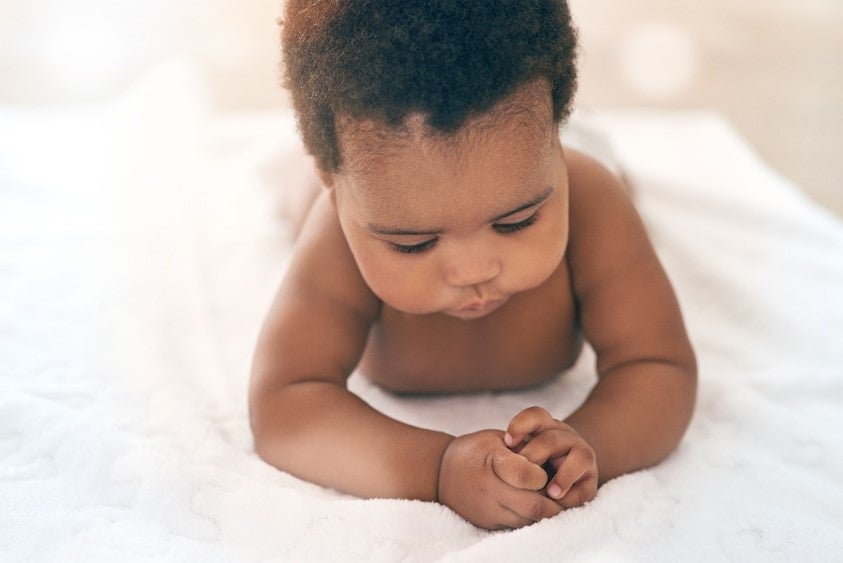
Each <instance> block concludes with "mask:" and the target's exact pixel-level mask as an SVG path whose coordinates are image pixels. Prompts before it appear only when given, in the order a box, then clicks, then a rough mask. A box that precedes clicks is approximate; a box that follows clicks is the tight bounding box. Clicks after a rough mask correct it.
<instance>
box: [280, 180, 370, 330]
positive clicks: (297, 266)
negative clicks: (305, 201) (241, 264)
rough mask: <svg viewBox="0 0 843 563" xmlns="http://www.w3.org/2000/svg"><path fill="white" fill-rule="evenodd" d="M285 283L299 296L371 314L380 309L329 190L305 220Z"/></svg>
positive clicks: (318, 200)
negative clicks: (358, 262)
mask: <svg viewBox="0 0 843 563" xmlns="http://www.w3.org/2000/svg"><path fill="white" fill-rule="evenodd" d="M285 283H286V284H287V285H289V286H290V287H292V288H295V289H296V294H298V295H309V296H311V297H312V298H316V299H323V300H328V301H332V302H337V303H343V304H345V305H347V306H349V307H351V308H354V309H358V310H360V312H364V311H365V312H366V314H367V315H371V314H372V313H373V311H374V310H376V309H377V307H378V306H379V303H378V300H377V299H376V298H375V297H374V295H373V294H372V292H371V290H370V289H369V287H368V285H366V283H365V281H364V280H363V277H362V275H361V273H360V270H359V268H358V267H357V263H356V261H355V260H354V257H353V255H352V253H351V250H350V249H349V247H348V243H347V242H346V239H345V235H344V234H343V232H342V227H341V226H340V221H339V218H338V217H337V213H336V209H335V207H334V204H333V202H332V201H331V198H330V195H329V193H328V192H327V191H326V192H323V193H322V194H320V195H319V196H318V197H317V198H316V201H315V202H314V203H313V206H312V207H311V209H310V212H309V213H308V215H307V218H306V219H305V221H304V225H303V226H302V229H301V232H300V233H299V236H298V238H297V239H296V243H295V245H294V247H293V256H292V258H291V260H290V266H289V268H288V270H287V275H286V278H285Z"/></svg>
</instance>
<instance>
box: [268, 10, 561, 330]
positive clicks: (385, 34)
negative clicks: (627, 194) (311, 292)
mask: <svg viewBox="0 0 843 563" xmlns="http://www.w3.org/2000/svg"><path fill="white" fill-rule="evenodd" d="M283 47H284V61H285V85H286V86H287V88H288V89H289V90H290V92H291V95H292V100H293V106H294V108H295V110H296V114H297V118H298V123H299V129H300V132H301V134H302V136H303V140H304V144H305V147H306V148H307V150H308V152H310V153H311V154H312V155H313V157H314V158H315V160H316V164H317V167H318V169H319V171H320V175H321V177H322V179H323V181H324V182H325V184H326V185H327V186H328V187H329V188H331V189H332V197H334V201H335V203H336V206H337V211H338V215H339V217H340V222H341V224H342V227H343V232H344V233H345V236H346V239H347V241H348V244H349V247H350V248H351V251H352V253H353V254H354V257H355V260H356V261H357V264H358V266H359V267H360V271H361V273H362V275H363V277H364V278H365V279H366V281H367V283H368V284H369V286H370V287H371V289H372V290H373V291H374V292H375V293H376V294H377V295H378V296H379V297H380V298H381V299H382V300H383V301H384V302H386V303H388V304H390V305H392V306H393V307H395V308H397V309H399V310H402V311H405V312H409V313H416V314H422V313H434V312H444V313H447V314H452V315H454V316H458V317H462V318H475V317H479V316H483V315H485V314H488V313H490V312H491V311H492V310H494V309H495V308H497V307H498V306H500V305H501V304H502V303H503V302H504V301H506V300H507V299H509V298H510V297H512V296H514V295H515V294H517V293H520V292H522V291H525V290H528V289H531V288H534V287H537V286H538V285H540V284H542V283H543V282H544V281H545V280H547V278H548V277H549V276H550V275H551V274H552V273H553V272H554V271H555V270H556V268H557V267H558V265H559V263H560V261H561V259H562V256H563V254H564V250H565V246H566V244H567V227H568V225H567V175H566V173H565V164H564V159H563V155H562V150H561V147H560V145H559V141H558V136H557V129H558V125H559V124H560V123H561V122H562V121H563V120H564V119H565V118H566V117H567V116H568V114H569V112H570V108H571V103H572V98H573V93H574V90H575V83H576V67H575V51H576V34H575V32H574V30H573V27H572V25H571V22H570V15H569V12H568V7H567V4H566V2H565V1H564V0H495V1H494V2H480V1H476V2H475V1H466V0H434V1H425V2H419V1H412V0H409V1H404V0H402V1H401V2H393V1H387V0H383V1H372V0H348V1H340V0H317V1H314V0H290V1H289V2H288V5H287V10H286V14H285V19H284V30H283Z"/></svg>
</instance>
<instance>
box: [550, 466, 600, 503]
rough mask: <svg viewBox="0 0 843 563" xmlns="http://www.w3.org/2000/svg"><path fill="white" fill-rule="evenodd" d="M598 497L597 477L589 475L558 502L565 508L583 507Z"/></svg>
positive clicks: (575, 484)
mask: <svg viewBox="0 0 843 563" xmlns="http://www.w3.org/2000/svg"><path fill="white" fill-rule="evenodd" d="M596 496H597V475H596V474H595V475H592V474H588V475H586V476H585V477H583V478H582V479H580V480H579V481H577V482H576V483H574V486H573V487H571V488H570V489H568V492H567V493H565V496H563V497H562V498H560V499H559V500H558V501H557V502H558V503H559V504H560V505H561V506H564V507H565V508H574V507H577V506H582V505H583V504H585V503H587V502H588V501H590V500H593V499H594V497H596Z"/></svg>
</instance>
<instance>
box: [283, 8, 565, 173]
mask: <svg viewBox="0 0 843 563" xmlns="http://www.w3.org/2000/svg"><path fill="white" fill-rule="evenodd" d="M281 24H282V34H281V38H282V47H283V61H284V86H285V87H286V88H287V89H288V90H289V91H290V94H291V97H292V102H293V108H294V109H295V112H296V117H297V120H298V127H299V131H300V133H301V135H302V138H303V141H304V145H305V148H306V149H307V151H308V152H309V153H310V154H311V155H313V156H314V157H315V159H316V163H317V165H318V166H319V168H321V169H322V170H323V171H325V172H337V171H338V170H339V169H340V165H341V156H340V154H339V145H338V141H337V117H338V116H341V115H342V116H348V117H351V118H353V119H372V120H375V121H377V122H380V123H384V124H386V125H388V126H390V127H396V128H397V127H400V126H401V125H402V123H403V122H404V120H405V118H406V117H407V116H408V115H409V114H411V113H419V114H421V115H423V116H425V117H426V122H427V125H429V126H430V127H432V128H433V129H435V130H437V131H439V132H442V133H446V134H448V133H453V132H456V131H457V130H458V129H459V128H460V127H461V126H462V125H463V124H464V123H465V122H466V121H467V120H468V119H469V118H471V117H473V116H476V115H480V114H483V113H485V112H487V111H488V110H489V109H491V108H492V107H493V106H494V105H495V104H496V103H497V102H498V101H500V100H501V99H503V98H504V97H506V96H508V95H510V94H512V93H513V92H514V91H515V90H516V89H517V88H518V87H519V86H521V85H523V84H525V83H526V82H528V81H531V80H534V79H537V78H541V77H543V78H545V79H547V81H548V82H549V83H550V88H551V97H552V102H553V119H554V122H555V123H557V124H559V123H561V122H562V121H563V120H564V119H566V118H567V117H568V115H569V113H570V111H571V105H572V101H573V97H574V91H575V90H576V51H577V34H576V30H575V29H574V27H573V24H572V23H571V16H570V11H569V9H568V5H567V2H566V0H289V1H288V2H287V6H286V10H285V13H284V17H283V20H282V22H281Z"/></svg>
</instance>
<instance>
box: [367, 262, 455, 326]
mask: <svg viewBox="0 0 843 563" xmlns="http://www.w3.org/2000/svg"><path fill="white" fill-rule="evenodd" d="M409 259H410V260H411V259H413V257H410V258H409ZM386 262H387V261H383V262H380V261H371V262H370V263H367V264H362V265H361V273H362V274H363V279H364V280H365V281H366V284H367V285H368V286H369V289H371V290H372V292H373V293H374V294H375V295H376V296H377V297H378V299H380V300H381V301H383V302H384V303H386V304H387V305H389V306H390V307H392V308H393V309H397V310H399V311H402V312H405V313H410V314H414V315H424V314H428V313H434V312H438V311H439V310H441V308H442V305H441V304H440V302H439V301H440V296H439V295H438V292H437V284H436V283H435V280H433V279H432V276H430V274H429V272H426V271H424V269H422V268H419V267H417V265H415V264H400V263H396V262H397V261H393V260H390V261H388V263H386Z"/></svg>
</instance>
